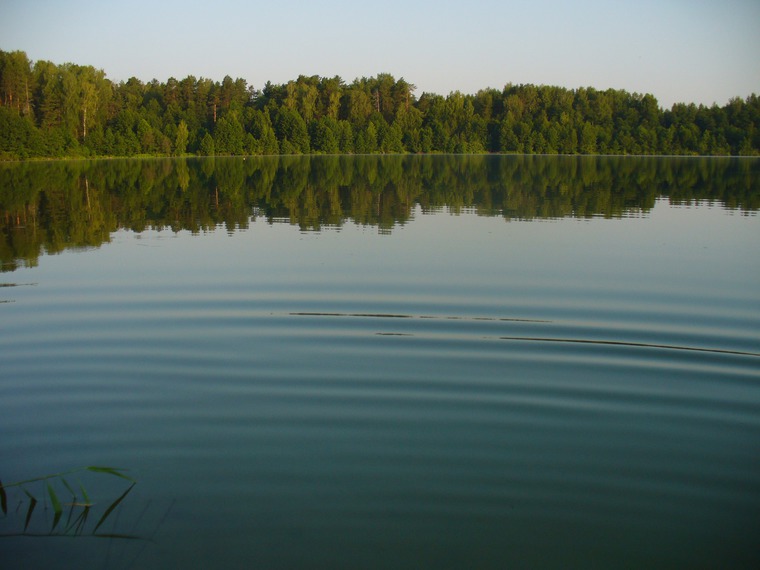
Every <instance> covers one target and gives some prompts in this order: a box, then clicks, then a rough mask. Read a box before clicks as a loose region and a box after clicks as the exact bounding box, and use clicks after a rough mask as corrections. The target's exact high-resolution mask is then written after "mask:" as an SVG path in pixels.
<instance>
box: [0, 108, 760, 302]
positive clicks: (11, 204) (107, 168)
mask: <svg viewBox="0 0 760 570" xmlns="http://www.w3.org/2000/svg"><path fill="white" fill-rule="evenodd" d="M372 126H373V128H374V123H372ZM368 130H369V128H368ZM360 138H361V133H360ZM209 139H211V137H210V135H209ZM212 142H213V141H212ZM658 197H667V198H669V199H670V200H671V201H673V202H676V203H689V202H693V201H696V200H705V201H711V202H716V203H721V204H724V205H725V206H726V207H727V208H731V209H736V210H738V211H740V212H743V213H745V214H747V215H754V214H755V213H756V211H757V210H758V209H760V160H744V159H736V158H729V157H722V158H710V159H694V158H685V157H683V158H679V157H675V158H669V159H667V160H661V159H659V158H657V159H655V158H631V157H597V156H555V157H533V156H486V155H482V154H471V155H468V156H441V155H437V156H436V155H428V156H426V155H391V156H385V157H379V156H369V155H367V156H365V155H362V156H336V155H332V156H327V155H324V156H308V155H307V156H281V157H278V156H274V157H271V156H261V157H250V158H247V159H245V160H243V159H240V158H234V157H231V158H220V157H216V158H214V157H212V158H190V159H187V158H179V159H176V158H173V159H153V160H142V159H141V160H130V159H127V160H107V161H105V160H93V161H89V160H83V161H45V162H30V161H16V162H7V163H0V235H2V236H4V238H3V239H0V271H3V272H10V271H14V270H15V269H17V268H21V267H33V266H34V265H36V264H37V262H38V260H39V258H40V256H41V255H43V253H48V254H54V253H57V252H60V251H63V250H66V249H69V248H82V247H88V248H92V247H97V246H100V245H101V244H103V243H105V242H108V241H109V240H110V239H111V237H112V235H113V232H115V231H117V230H120V229H125V230H132V231H143V230H145V229H148V228H150V229H154V230H157V231H160V230H164V229H171V230H173V231H179V230H183V229H184V230H188V231H191V232H200V231H205V230H212V229H214V228H217V227H219V226H220V225H224V226H226V227H227V228H228V229H229V230H233V229H235V228H245V227H247V226H248V224H249V223H250V222H251V219H252V218H251V212H256V215H257V216H262V217H264V218H266V219H286V220H291V222H292V223H294V224H298V225H299V226H301V227H304V228H316V227H319V225H320V224H329V225H333V226H340V225H342V224H343V223H345V222H346V220H353V221H354V222H356V223H360V224H375V225H379V226H381V227H382V228H385V229H388V228H390V227H392V226H394V225H395V224H397V223H403V222H404V221H405V220H408V219H410V218H411V217H412V216H413V215H414V210H415V208H416V206H417V205H419V206H421V207H422V208H435V207H443V206H448V207H467V208H470V209H472V210H473V211H477V212H480V213H483V214H486V215H496V216H503V217H504V218H506V219H533V218H541V217H564V216H575V217H586V216H605V217H614V216H620V215H625V213H626V212H634V213H640V212H642V211H643V212H646V211H648V210H649V209H651V208H652V207H653V205H654V203H655V200H656V199H657V198H658ZM3 291H4V292H6V293H10V290H9V289H4V290H3ZM0 301H1V299H0Z"/></svg>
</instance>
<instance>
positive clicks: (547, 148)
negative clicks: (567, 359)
mask: <svg viewBox="0 0 760 570" xmlns="http://www.w3.org/2000/svg"><path fill="white" fill-rule="evenodd" d="M415 91H416V87H415V86H414V85H413V84H411V83H409V82H407V81H406V80H404V79H403V78H401V79H396V78H395V77H393V76H392V75H390V74H387V73H381V74H378V75H377V76H374V77H369V78H366V77H362V78H358V79H354V80H353V81H352V82H351V83H346V82H345V81H344V80H343V79H341V78H340V77H337V76H336V77H330V78H328V77H319V76H304V75H302V76H299V77H298V78H297V79H295V80H291V81H288V82H287V83H285V84H278V85H275V84H272V83H270V82H267V83H266V85H264V87H263V88H262V89H255V88H254V87H253V86H250V85H248V83H247V82H246V80H244V79H240V78H238V79H232V78H231V77H229V76H227V77H225V78H224V79H223V80H222V81H221V82H218V81H212V80H210V79H205V78H202V77H201V78H196V77H194V76H192V75H191V76H188V77H186V78H184V79H182V80H177V79H175V78H169V79H168V80H167V81H166V82H164V83H162V82H159V81H158V80H153V81H151V82H148V83H143V82H142V81H140V80H138V79H136V78H134V77H133V78H131V79H129V80H127V81H122V82H118V83H115V82H113V81H111V80H109V79H108V78H107V77H106V74H105V73H104V72H103V71H102V70H98V69H95V68H94V67H92V66H88V65H76V64H72V63H64V64H55V63H52V62H50V61H36V62H32V61H30V60H29V59H28V57H27V55H26V53H25V52H23V51H12V52H5V51H1V50H0V159H27V158H35V157H101V156H124V157H129V156H145V155H148V156H184V155H188V154H190V155H202V156H213V155H274V154H283V155H285V154H373V153H516V154H615V155H626V154H632V155H743V156H756V155H760V98H758V96H757V95H755V94H753V95H751V96H749V97H747V98H746V99H741V98H738V97H737V98H733V99H731V100H730V101H729V102H728V103H727V104H726V105H724V106H722V107H721V106H718V105H713V106H710V107H707V106H704V105H699V106H697V105H695V104H693V103H677V104H675V105H673V106H672V108H671V109H662V108H660V106H659V105H658V103H657V100H656V99H655V98H654V97H653V96H652V95H648V94H645V95H641V94H638V93H629V92H627V91H624V90H616V89H607V90H604V91H600V90H596V89H593V88H579V89H567V88H563V87H552V86H536V85H513V84H507V85H506V86H505V87H504V88H503V89H501V90H499V89H494V88H488V89H482V90H480V91H478V92H477V93H475V94H463V93H460V92H458V91H455V92H452V93H449V94H448V95H446V96H442V95H438V94H433V93H422V94H421V95H420V96H419V97H417V96H415Z"/></svg>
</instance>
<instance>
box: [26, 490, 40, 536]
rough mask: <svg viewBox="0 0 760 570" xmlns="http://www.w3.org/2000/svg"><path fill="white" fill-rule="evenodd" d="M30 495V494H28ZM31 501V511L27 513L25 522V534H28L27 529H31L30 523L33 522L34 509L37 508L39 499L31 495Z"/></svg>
mask: <svg viewBox="0 0 760 570" xmlns="http://www.w3.org/2000/svg"><path fill="white" fill-rule="evenodd" d="M27 495H29V493H27ZM29 497H30V499H31V500H30V501H29V510H27V511H26V521H24V532H26V529H27V528H29V522H30V521H31V520H32V513H33V512H34V507H36V506H37V499H35V498H34V497H32V496H31V495H29Z"/></svg>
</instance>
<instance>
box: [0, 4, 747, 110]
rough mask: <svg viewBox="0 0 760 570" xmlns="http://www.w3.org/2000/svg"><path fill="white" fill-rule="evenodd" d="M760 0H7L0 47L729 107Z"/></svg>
mask: <svg viewBox="0 0 760 570" xmlns="http://www.w3.org/2000/svg"><path fill="white" fill-rule="evenodd" d="M758 29H760V0H723V1H721V2H714V1H708V0H637V1H629V0H608V1H602V0H577V1H560V0H534V1H527V0H526V1H523V2H514V1H511V0H502V1H497V0H470V1H469V2H467V3H464V2H453V1H450V0H435V1H433V0H421V1H414V0H407V1H399V0H385V2H382V3H380V2H366V3H364V2H356V1H355V0H354V1H348V0H324V1H323V2H307V1H303V0H280V1H271V0H270V1H269V2H260V1H258V0H257V1H251V2H245V1H242V0H216V1H215V2H213V3H211V2H200V1H195V0H187V1H179V0H167V1H160V0H158V1H154V2H146V1H145V0H133V1H132V2H129V3H127V2H111V1H108V0H70V1H62V0H0V49H2V50H4V51H14V50H22V51H25V52H26V53H27V55H28V57H29V58H30V59H32V60H34V61H37V60H50V61H52V62H54V63H57V64H61V63H66V62H71V63H76V64H80V65H92V66H94V67H96V68H98V69H103V70H104V71H105V73H106V76H107V77H108V78H109V79H111V80H112V81H115V82H119V81H126V80H127V79H129V78H130V77H133V76H134V77H137V78H138V79H140V80H142V81H144V82H147V81H150V80H152V79H158V80H159V81H161V82H165V81H166V80H167V79H168V78H169V77H174V78H176V79H182V78H184V77H187V76H188V75H194V76H196V77H207V78H210V79H213V80H215V81H221V80H222V79H223V78H224V76H225V75H229V76H231V77H233V78H238V77H241V78H243V79H245V80H246V81H247V82H248V84H249V85H252V86H253V87H255V88H256V89H261V88H262V87H263V86H264V84H265V83H266V82H267V81H271V82H272V83H285V82H287V81H288V80H290V79H296V78H297V77H298V76H299V75H320V76H325V77H333V76H335V75H339V76H340V77H342V78H343V80H344V81H345V82H346V83H350V82H351V81H353V80H354V79H355V78H357V77H370V76H374V75H377V74H378V73H390V74H392V75H393V76H394V77H396V78H397V79H398V78H401V77H403V78H404V79H406V80H407V81H409V82H410V83H413V84H414V85H416V86H417V90H416V91H415V95H416V96H417V97H419V96H420V95H422V93H423V92H430V93H438V94H440V95H447V94H449V93H450V92H452V91H461V92H463V93H475V92H477V91H478V90H479V89H484V88H488V87H493V88H496V89H502V88H503V87H504V86H505V85H506V84H507V83H513V84H521V83H533V84H536V85H557V86H562V87H567V88H569V89H577V88H579V87H594V88H596V89H600V90H604V89H608V88H613V89H625V90H626V91H629V92H632V93H633V92H636V93H651V94H653V95H654V96H655V97H656V98H657V100H658V102H659V104H660V106H661V107H663V108H670V107H671V106H672V104H673V103H676V102H684V103H697V104H705V105H708V106H709V105H712V104H713V103H717V104H718V105H725V104H726V103H728V101H729V99H730V98H732V97H740V98H742V99H744V98H746V97H747V96H748V95H750V94H752V93H758V94H760V57H758V56H759V55H760V33H758V31H757V30H758Z"/></svg>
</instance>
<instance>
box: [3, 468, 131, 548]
mask: <svg viewBox="0 0 760 570" xmlns="http://www.w3.org/2000/svg"><path fill="white" fill-rule="evenodd" d="M88 473H89V474H105V475H112V476H115V477H119V478H121V479H125V480H126V481H128V482H129V483H130V484H129V486H128V487H127V488H126V490H124V491H123V492H122V493H121V494H120V495H119V496H118V497H117V498H116V499H115V500H112V498H109V499H107V501H106V503H104V504H105V505H107V506H105V509H103V512H102V514H101V515H100V516H99V518H98V521H97V523H95V524H94V525H88V520H92V519H90V515H91V514H93V513H96V512H98V511H99V510H100V508H99V505H98V504H97V503H95V502H93V499H91V497H90V494H89V493H88V492H87V490H86V489H85V487H84V485H83V484H82V483H80V484H79V491H75V490H74V488H73V487H72V486H71V485H70V484H69V482H68V481H67V480H66V478H65V476H68V475H73V474H77V475H78V476H82V475H87V474H88ZM135 484H136V481H135V480H134V479H133V478H132V477H130V476H129V475H127V474H126V473H125V472H124V470H123V469H118V468H115V467H102V466H88V467H80V468H77V469H71V470H69V471H65V472H63V473H53V474H51V475H44V476H42V477H35V478H33V479H26V480H24V481H17V482H14V483H4V484H3V483H0V507H2V513H3V516H9V515H10V516H13V515H14V513H9V512H8V495H9V494H10V495H11V496H12V498H13V502H14V503H15V504H16V505H17V507H16V511H15V514H16V515H21V514H22V513H24V511H26V512H25V513H24V514H23V528H22V525H21V518H20V517H19V522H18V526H19V530H13V531H11V532H10V533H8V534H3V535H0V536H5V537H7V536H24V537H33V538H40V537H61V536H65V537H82V536H90V537H103V538H123V539H139V538H141V537H139V536H136V535H131V534H115V533H113V532H110V533H104V532H103V531H100V532H98V531H99V530H100V528H101V527H102V526H103V524H104V523H106V522H107V521H108V520H110V517H111V515H112V514H113V513H114V512H115V511H116V510H117V509H118V507H119V506H120V505H121V504H122V502H123V501H124V499H125V498H126V497H127V496H128V495H129V493H130V492H131V491H132V489H133V488H134V486H135ZM35 493H36V494H35ZM62 493H63V494H64V496H65V495H66V494H68V497H67V498H68V500H66V499H64V500H62V499H61V498H60V495H61V494H62ZM95 496H96V495H93V497H95ZM37 497H40V499H38V498H37ZM40 500H41V501H42V502H43V503H44V504H45V508H44V510H43V511H39V510H36V507H37V504H38V503H39V502H40ZM48 500H49V501H50V507H51V510H52V517H50V516H49V514H48V508H47V501H48ZM64 512H66V519H65V522H64V523H63V524H61V521H62V520H63V515H64ZM35 513H37V515H35Z"/></svg>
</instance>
